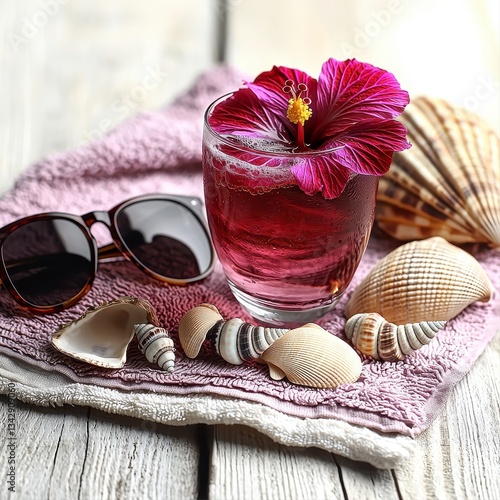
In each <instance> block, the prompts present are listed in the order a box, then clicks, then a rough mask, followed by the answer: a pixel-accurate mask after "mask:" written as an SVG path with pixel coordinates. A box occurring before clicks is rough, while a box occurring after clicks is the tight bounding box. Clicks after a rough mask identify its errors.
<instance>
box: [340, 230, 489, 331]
mask: <svg viewBox="0 0 500 500" xmlns="http://www.w3.org/2000/svg"><path fill="white" fill-rule="evenodd" d="M492 293H493V286H492V284H491V282H490V280H489V279H488V276H487V275H486V273H485V272H484V270H483V268H482V267H481V265H480V264H479V262H478V261H477V260H476V259H475V258H474V257H473V256H472V255H470V254H469V253H467V252H465V251H464V250H462V249H460V248H458V247H456V246H454V245H452V244H450V243H448V242H447V241H446V240H444V239H443V238H441V237H438V236H436V237H433V238H428V239H427V240H422V241H413V242H410V243H406V244H404V245H402V246H400V247H399V248H396V250H394V251H392V252H391V253H390V254H388V255H387V256H386V257H384V258H383V259H382V260H380V261H379V262H378V264H377V265H376V266H375V267H374V268H373V269H372V270H371V272H370V273H369V274H368V275H367V276H366V278H365V279H364V280H363V282H362V283H361V284H360V285H359V286H358V287H357V288H356V290H354V293H353V294H352V296H351V297H350V299H349V301H348V302H347V305H346V308H345V316H346V317H347V318H350V317H351V316H354V315H355V314H358V313H372V312H377V313H379V314H380V315H381V316H383V317H384V318H385V319H386V320H387V321H389V322H390V323H394V324H396V325H404V324H407V323H420V322H422V321H447V320H449V319H451V318H453V317H454V316H456V315H457V314H459V313H460V312H461V311H462V310H463V309H465V308H466V307H467V306H468V305H470V304H472V303H473V302H476V301H481V302H487V301H488V300H489V299H490V297H491V295H492Z"/></svg>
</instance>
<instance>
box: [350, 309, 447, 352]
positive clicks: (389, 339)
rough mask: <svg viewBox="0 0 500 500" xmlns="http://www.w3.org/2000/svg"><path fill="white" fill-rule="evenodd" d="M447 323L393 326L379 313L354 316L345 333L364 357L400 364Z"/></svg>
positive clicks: (428, 322) (430, 322)
mask: <svg viewBox="0 0 500 500" xmlns="http://www.w3.org/2000/svg"><path fill="white" fill-rule="evenodd" d="M445 325H446V321H421V322H419V323H407V324H406V325H395V324H393V323H389V322H388V321H386V320H385V319H384V318H383V317H382V316H381V315H380V314H378V313H360V314H355V315H354V316H352V317H351V318H349V320H348V321H347V322H346V325H345V332H346V335H347V338H348V339H349V340H350V341H351V343H352V345H353V346H354V347H356V349H358V351H360V352H362V353H363V354H365V355H366V356H368V357H370V358H373V359H376V360H383V361H401V360H403V359H404V358H405V357H406V356H408V355H409V354H412V353H413V352H415V351H416V350H417V349H420V348H421V347H422V346H424V345H426V344H428V343H429V342H430V341H431V340H432V339H433V338H434V337H435V336H436V335H437V333H438V332H439V331H440V330H441V329H442V328H444V326H445Z"/></svg>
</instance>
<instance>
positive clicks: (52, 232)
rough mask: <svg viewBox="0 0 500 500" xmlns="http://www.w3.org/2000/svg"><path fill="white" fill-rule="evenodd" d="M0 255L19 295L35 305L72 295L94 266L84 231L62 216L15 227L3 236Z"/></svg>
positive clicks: (52, 302) (82, 283) (42, 304)
mask: <svg viewBox="0 0 500 500" xmlns="http://www.w3.org/2000/svg"><path fill="white" fill-rule="evenodd" d="M2 258H3V261H4V264H5V267H6V269H7V274H8V276H9V278H10V281H11V282H12V284H13V285H14V288H15V289H16V290H17V292H18V293H19V295H20V296H21V297H22V298H23V299H24V300H26V301H27V302H29V303H30V304H32V305H34V306H39V307H50V306H55V305H58V304H61V303H63V302H65V301H67V300H69V299H72V298H73V297H75V296H76V295H77V294H78V293H79V292H80V291H82V290H83V288H84V287H85V285H86V284H87V282H88V280H89V277H90V276H91V275H92V273H93V270H94V267H93V263H92V247H91V246H90V244H89V242H88V240H87V238H86V237H85V234H84V233H83V231H82V229H81V228H80V227H79V226H78V225H77V224H76V223H74V222H72V221H69V220H64V219H54V220H44V221H33V222H29V223H28V224H25V225H24V226H21V227H19V228H18V229H16V230H15V231H14V232H12V233H11V234H9V236H7V238H6V239H5V241H4V244H3V247H2Z"/></svg>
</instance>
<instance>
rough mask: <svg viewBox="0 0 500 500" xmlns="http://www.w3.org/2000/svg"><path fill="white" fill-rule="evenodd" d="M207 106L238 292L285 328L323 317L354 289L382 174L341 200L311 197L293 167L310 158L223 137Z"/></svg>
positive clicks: (214, 194) (214, 192)
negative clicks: (296, 181)
mask: <svg viewBox="0 0 500 500" xmlns="http://www.w3.org/2000/svg"><path fill="white" fill-rule="evenodd" d="M225 98H227V96H224V97H222V98H220V99H218V100H217V101H215V102H214V103H213V104H212V105H211V106H210V107H209V108H208V110H207V112H206V114H205V122H204V134H203V183H204V190H205V203H206V210H207V217H208V223H209V227H210V232H211V235H212V238H213V242H214V246H215V249H216V252H217V255H218V257H219V260H220V262H221V264H222V267H223V269H224V273H225V275H226V278H227V281H228V283H229V286H230V288H231V291H232V293H233V295H234V296H235V297H236V299H237V300H238V301H239V303H240V304H241V305H242V306H243V307H244V309H246V310H247V311H248V312H249V313H250V314H251V315H252V316H253V317H254V318H256V319H257V320H259V321H260V322H261V323H266V324H270V325H276V326H289V327H291V326H295V325H299V324H304V323H307V322H310V321H314V320H316V319H317V318H319V317H321V316H323V315H324V314H326V313H327V312H328V311H330V310H331V309H333V308H334V307H335V305H336V304H337V302H338V301H339V299H340V297H341V296H342V294H343V293H344V292H345V290H346V288H347V286H348V285H349V283H350V281H351V279H352V277H353V275H354V272H355V271H356V268H357V267H358V264H359V261H360V260H361V257H362V255H363V253H364V251H365V248H366V245H367V243H368V239H369V236H370V231H371V228H372V225H373V218H374V209H375V199H376V192H377V186H378V177H376V176H368V175H358V174H355V173H354V172H353V173H352V175H351V177H350V179H349V181H348V183H347V185H346V186H345V189H344V191H343V192H342V194H341V195H340V196H338V197H337V198H334V199H325V198H324V196H323V195H322V194H321V193H317V194H315V195H313V196H310V195H307V194H305V193H304V192H303V191H302V190H301V189H300V188H299V187H298V186H297V185H296V184H294V178H293V175H292V173H291V170H290V169H291V167H292V166H293V165H296V164H297V163H298V162H300V161H301V160H302V159H303V156H304V155H309V157H310V156H311V155H328V154H332V151H321V152H320V151H312V152H306V153H297V152H293V151H291V150H290V151H283V150H279V149H277V148H276V149H273V148H272V147H271V148H269V147H268V146H269V143H268V142H266V143H265V145H266V148H263V147H262V146H263V142H262V141H258V140H253V139H250V138H247V139H244V138H243V139H242V138H241V137H238V138H236V137H231V136H222V135H220V134H218V133H217V132H215V131H214V130H213V129H212V128H211V127H210V124H209V118H210V115H211V113H212V111H213V109H214V107H215V106H217V105H218V104H219V103H220V102H221V101H222V100H224V99H225Z"/></svg>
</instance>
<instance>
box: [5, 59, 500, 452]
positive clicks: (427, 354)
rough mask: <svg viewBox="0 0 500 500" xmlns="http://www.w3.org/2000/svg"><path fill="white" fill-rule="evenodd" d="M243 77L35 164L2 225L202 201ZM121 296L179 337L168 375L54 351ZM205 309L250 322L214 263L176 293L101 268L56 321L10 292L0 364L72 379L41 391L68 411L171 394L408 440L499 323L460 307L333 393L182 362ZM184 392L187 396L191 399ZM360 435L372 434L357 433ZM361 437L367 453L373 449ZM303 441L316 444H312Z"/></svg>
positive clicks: (201, 82)
mask: <svg viewBox="0 0 500 500" xmlns="http://www.w3.org/2000/svg"><path fill="white" fill-rule="evenodd" d="M241 82H242V78H241V75H240V74H239V73H238V72H237V71H235V70H233V69H231V68H228V67H218V68H214V69H213V70H210V71H208V72H207V73H205V74H203V75H202V76H201V77H200V78H199V79H198V80H197V82H196V83H195V84H194V86H193V87H192V89H191V90H190V91H189V92H187V93H186V94H185V95H184V96H182V97H181V98H179V99H178V100H177V101H175V102H174V103H173V104H171V105H169V106H168V107H166V108H164V109H162V110H159V111H156V112H146V113H141V114H139V115H137V116H136V117H134V118H133V119H131V120H129V121H128V122H126V123H124V124H123V125H121V126H119V127H118V128H117V129H116V130H114V131H113V132H111V133H110V134H108V135H106V136H104V137H102V138H101V139H99V140H97V141H95V142H93V143H92V144H90V145H88V146H83V147H80V148H78V149H76V150H74V151H67V152H63V153H59V154H56V155H53V156H51V157H49V158H47V159H45V160H43V161H41V162H39V163H38V164H36V165H34V166H33V167H32V168H30V169H28V170H27V171H26V173H25V174H23V175H22V176H21V177H20V179H19V180H18V182H17V183H16V185H15V187H14V189H13V190H12V191H10V192H9V193H7V194H5V195H4V196H3V198H2V199H0V226H1V225H4V224H6V223H8V222H10V221H12V220H15V219H17V218H19V217H22V216H25V215H29V214H33V213H36V212H42V211H50V210H56V211H67V212H71V213H77V214H82V213H86V212H89V211H91V210H97V209H109V208H111V207H112V206H113V205H115V204H117V203H118V202H120V201H122V200H124V199H126V198H128V197H131V196H134V195H139V194H146V193H152V192H164V193H175V194H189V195H196V196H202V194H203V188H202V179H201V134H202V122H203V120H202V118H203V112H204V110H205V108H206V107H207V105H208V104H209V103H210V102H211V101H212V100H214V99H215V98H217V97H218V96H220V95H222V94H224V93H225V92H227V91H229V90H234V89H236V88H238V87H239V86H240V85H241ZM93 233H94V234H95V236H96V238H97V240H98V242H99V244H105V243H107V242H109V241H110V237H109V234H108V233H107V230H106V228H104V227H95V228H93ZM395 246H396V244H395V243H394V242H390V241H384V240H378V239H376V238H372V239H371V240H370V244H369V246H368V249H367V251H366V253H365V255H364V257H363V260H362V262H361V264H360V266H359V268H358V270H357V272H356V274H355V277H354V279H353V282H352V284H351V286H350V288H349V292H348V293H347V294H346V295H345V296H344V297H343V299H342V300H341V302H340V303H339V305H338V306H337V308H336V309H335V310H334V311H333V312H331V313H329V314H328V315H327V316H325V317H324V318H323V319H321V320H320V321H318V322H319V323H320V324H321V325H322V326H323V327H324V328H326V329H327V330H329V331H330V332H332V333H333V334H335V335H337V336H339V337H341V338H344V339H345V336H344V333H343V327H344V324H345V318H344V317H343V309H344V306H345V303H346V301H347V299H348V297H349V295H350V293H352V290H354V288H355V287H356V285H357V284H358V283H359V282H360V281H361V280H362V278H363V277H364V276H365V275H366V274H367V273H368V272H369V271H370V269H371V268H372V267H373V266H374V265H375V264H376V262H377V261H378V260H379V259H380V258H382V257H383V256H384V255H386V254H387V253H388V252H389V251H390V250H392V249H393V248H394V247H395ZM476 257H477V258H478V260H479V261H480V262H481V264H482V265H483V267H484V268H485V270H486V272H487V273H488V275H489V276H490V278H491V280H492V282H493V284H494V285H495V286H498V283H500V255H499V253H498V251H494V250H489V249H486V248H481V249H479V250H478V251H477V254H476ZM124 295H133V296H138V297H142V298H145V299H147V300H149V301H150V302H151V303H152V304H153V306H154V307H155V308H156V310H157V313H158V316H159V319H160V321H161V323H162V324H163V325H164V326H165V327H166V328H167V329H168V330H169V331H170V332H171V335H172V337H173V339H174V341H175V342H176V348H177V352H176V355H177V359H176V370H175V371H174V372H173V373H171V374H170V373H165V372H162V371H160V370H159V369H157V368H155V367H154V366H152V365H150V364H149V363H148V362H147V361H146V360H145V359H144V357H143V356H142V354H141V353H140V352H139V350H138V347H137V344H136V342H132V344H131V345H130V347H129V352H128V359H127V363H126V365H125V367H124V368H123V369H121V370H106V369H100V368H97V367H94V366H91V365H86V364H85V363H82V362H79V361H76V360H74V359H72V358H69V357H67V356H65V355H63V354H61V353H60V352H58V351H56V350H55V349H54V348H53V347H52V346H51V344H50V337H51V334H52V333H53V332H54V331H55V330H56V328H57V327H58V325H60V324H62V323H67V322H69V321H71V320H73V319H75V318H77V317H78V316H79V315H81V314H83V312H84V311H85V310H86V309H87V308H88V307H91V306H94V305H96V304H99V303H102V302H105V301H108V300H111V299H114V298H117V297H120V296H124ZM201 302H209V303H212V304H214V305H215V306H217V308H218V309H219V310H220V312H221V314H222V315H223V316H224V317H225V318H232V317H241V318H242V319H244V320H249V321H251V320H250V318H249V317H248V316H246V314H245V313H244V312H243V310H242V309H241V308H240V306H239V304H238V303H237V302H236V300H235V299H234V298H233V296H232V295H231V292H230V290H229V288H228V286H227V284H226V282H225V278H224V275H223V273H222V269H221V267H220V266H219V265H218V266H217V267H216V270H215V272H214V273H213V274H212V275H211V276H210V277H209V278H208V279H206V280H205V281H204V282H202V283H197V284H193V285H190V286H187V287H175V286H168V285H164V284H162V283H160V282H157V281H155V280H154V279H150V278H149V277H147V276H146V275H144V274H143V273H141V272H140V271H139V270H138V269H136V268H135V267H134V266H133V265H132V264H129V263H119V264H116V263H107V264H103V265H101V266H100V268H99V271H98V274H97V277H96V280H95V282H94V286H93V288H92V289H91V291H90V292H89V294H88V295H86V296H85V297H84V298H83V300H82V301H80V302H79V303H78V304H77V305H76V306H74V307H72V308H71V309H69V310H67V311H64V312H61V313H58V314H53V315H48V316H33V315H29V314H27V313H26V312H24V311H22V310H21V309H20V308H19V307H18V306H17V305H16V304H15V302H14V301H13V300H12V299H11V298H10V297H9V296H8V295H7V294H6V293H5V291H1V292H0V352H1V353H3V354H4V355H6V356H7V358H5V357H4V356H2V359H9V358H10V359H12V360H19V361H22V362H24V363H28V364H29V365H31V366H32V368H33V370H38V371H39V372H40V373H43V372H58V373H59V374H61V375H64V376H65V377H66V379H68V380H70V381H73V384H72V386H71V387H73V388H74V391H77V392H78V391H83V392H85V394H86V396H85V397H83V398H80V399H79V398H77V397H76V398H75V397H74V396H71V397H67V398H66V399H65V397H64V394H68V393H67V392H64V391H62V392H61V393H60V394H58V395H57V396H54V394H53V393H50V391H49V390H48V389H47V394H46V398H47V399H46V400H47V402H51V401H52V402H54V403H56V404H63V403H65V402H67V403H75V401H76V402H77V404H89V405H92V397H94V396H93V395H94V394H104V392H102V391H104V389H108V390H110V391H116V390H121V392H119V394H125V396H124V397H127V395H128V396H129V397H130V404H131V405H139V404H140V401H141V398H146V399H145V400H147V396H148V394H151V393H155V396H157V397H158V398H159V399H158V401H159V402H160V403H158V404H161V396H162V395H164V396H165V400H164V401H165V404H169V403H168V401H171V399H172V398H173V397H174V396H175V397H177V399H176V401H179V402H182V401H184V400H186V401H188V400H189V401H191V402H192V401H193V399H192V398H194V400H197V399H196V398H199V400H200V401H201V400H203V401H206V400H207V398H208V400H209V399H210V398H211V397H212V398H213V401H215V402H216V403H214V406H213V408H218V407H219V406H218V405H219V402H220V401H231V402H232V403H231V404H235V405H238V404H239V403H241V404H242V405H243V404H245V405H248V404H249V403H250V402H253V403H255V404H258V405H259V407H260V406H261V405H264V406H265V407H266V408H268V409H269V410H270V411H271V410H272V411H273V412H276V414H278V413H281V414H286V415H287V418H291V419H293V418H295V419H296V421H297V422H298V421H299V420H300V421H302V419H305V420H303V422H305V424H304V425H302V426H301V427H300V429H299V427H298V428H297V429H298V430H297V433H296V437H297V440H296V441H295V442H294V444H301V445H302V446H317V444H314V443H313V441H314V442H316V441H315V440H312V441H311V440H310V439H309V438H310V437H311V436H312V435H313V434H314V433H315V432H317V427H315V426H314V425H313V424H310V427H309V430H307V429H308V426H307V423H308V422H311V420H310V419H321V420H324V419H326V420H331V421H335V422H337V423H338V422H339V421H341V422H342V424H345V423H348V424H354V425H352V426H351V428H355V426H362V427H366V428H369V429H372V430H375V431H377V432H381V433H399V434H401V435H406V436H416V435H417V434H419V433H420V432H422V431H423V430H424V429H426V428H427V427H428V426H429V424H430V422H431V421H432V419H433V418H434V417H435V416H436V415H437V412H438V411H439V408H440V407H441V406H442V404H443V402H444V401H445V397H446V395H447V394H448V392H449V390H450V389H451V388H452V387H453V385H454V384H455V383H456V382H457V381H458V380H460V379H461V378H462V377H463V376H464V375H465V374H466V373H467V371H468V370H470V369H471V367H472V365H473V363H474V361H475V360H476V359H477V357H478V356H479V355H480V353H481V352H482V351H483V349H484V347H485V346H486V345H487V343H488V342H489V341H490V340H491V338H492V337H493V335H494V334H495V330H496V328H497V327H498V318H499V317H500V307H499V303H498V302H499V301H498V294H496V300H491V301H490V302H489V303H487V304H483V303H477V304H473V305H472V306H470V307H469V308H467V309H466V310H465V311H464V312H463V313H461V314H460V315H459V316H457V317H456V318H455V319H453V320H451V321H450V322H449V323H448V324H447V326H446V328H445V329H444V330H442V331H441V332H439V334H438V336H437V337H436V339H434V340H433V341H432V342H431V343H430V344H429V345H427V346H424V347H423V348H422V349H421V350H419V351H418V352H416V353H414V354H413V355H412V356H410V357H408V358H407V359H405V360H404V361H403V362H399V363H381V362H377V361H373V360H368V359H366V360H364V361H363V371H362V374H361V377H360V379H359V380H358V381H357V382H355V383H353V384H347V385H345V386H342V387H340V388H338V389H336V390H326V389H325V390H318V389H311V388H306V387H300V386H296V385H293V384H291V383H289V382H287V381H286V380H283V381H273V380H272V379H270V378H269V376H268V374H267V371H266V370H267V369H266V367H265V366H263V365H256V364H254V365H241V366H232V365H228V364H227V363H225V362H224V361H223V360H222V359H221V358H218V357H216V356H213V355H209V354H206V353H205V354H202V355H201V356H200V357H199V358H198V359H196V360H190V359H188V358H187V357H186V356H184V355H183V353H182V349H181V348H180V345H179V343H178V339H177V332H176V328H177V325H178V322H179V320H180V318H181V316H182V315H183V314H184V313H185V312H186V311H187V310H188V309H190V308H191V307H194V306H196V305H198V304H200V303H201ZM9 373H11V374H14V373H15V370H14V371H11V372H9V370H8V369H7V368H5V367H4V370H3V372H2V376H3V377H4V378H5V380H8V379H9ZM12 376H13V375H12ZM28 386H29V384H28ZM28 386H26V387H28ZM5 387H6V386H4V389H5ZM97 388H99V390H98V389H97ZM32 389H33V388H32ZM33 390H34V389H33ZM37 391H39V392H38V393H37V396H36V397H35V396H33V394H34V393H33V392H30V391H29V390H28V389H26V390H25V392H24V398H25V400H29V401H31V402H41V401H43V388H40V387H38V388H37ZM40 391H41V392H40ZM99 391H101V392H99ZM123 391H126V392H125V393H123ZM83 392H82V394H83ZM21 393H22V391H21ZM117 393H118V392H117ZM30 394H31V396H30ZM51 394H52V395H51ZM61 394H62V395H61ZM110 394H114V392H111V393H110ZM187 396H189V398H187V399H186V397H187ZM221 397H222V399H221ZM51 398H53V399H51ZM183 398H184V399H183ZM190 398H191V399H190ZM224 398H225V399H224ZM78 401H80V403H78ZM178 404H181V403H178ZM186 404H187V403H186ZM190 404H191V403H190ZM95 405H97V403H96V402H95V404H94V406H95ZM121 408H122V406H120V405H117V406H116V407H114V408H113V409H112V410H110V411H119V412H121V411H122V409H121ZM241 408H246V406H241ZM197 409H198V410H197V411H198V412H199V421H204V420H203V418H202V417H203V412H204V411H205V410H204V406H203V405H198V406H197ZM214 411H216V410H214ZM259 411H260V410H259ZM125 413H127V412H125ZM240 413H241V412H240ZM127 414H133V412H128V413H127ZM229 414H230V412H229ZM272 414H273V415H274V413H272ZM214 415H215V416H213V418H210V419H208V418H207V419H206V421H210V422H216V421H217V416H216V414H214ZM142 417H143V418H147V416H144V415H142ZM273 418H274V417H273ZM166 421H169V419H168V418H167V419H166ZM239 421H241V420H240V417H238V416H237V415H236V414H235V416H234V419H233V420H232V422H239ZM318 421H319V420H318ZM221 422H231V419H230V418H229V419H228V417H227V413H226V414H225V417H224V418H222V417H221ZM251 422H252V419H251V418H249V419H248V422H247V423H248V425H254V426H256V425H255V424H252V423H251ZM287 422H290V420H287V419H283V424H280V423H279V422H276V425H275V427H274V428H275V429H279V427H280V425H283V426H284V425H288V424H287ZM186 423H190V422H189V421H186ZM256 427H258V426H256ZM365 431H367V429H363V432H365ZM273 432H274V436H275V437H276V438H277V436H278V434H279V432H278V431H276V432H275V431H269V432H268V434H269V435H271V436H272V435H273ZM304 433H305V434H304ZM308 433H309V437H308ZM374 435H375V434H374ZM299 436H300V438H299ZM388 436H390V434H388ZM277 439H278V438H277ZM368 441H369V440H367V441H366V443H367V444H366V446H369V444H368ZM309 442H311V443H313V444H307V443H309ZM360 442H361V443H362V442H363V440H360ZM361 446H362V444H361ZM332 449H333V448H332ZM349 449H350V448H349V447H348V446H347V447H346V450H345V451H344V453H343V454H345V455H346V456H352V457H354V455H356V456H357V457H359V453H358V452H359V450H358V452H356V453H354V452H353V453H352V454H350V451H349ZM353 449H354V448H351V451H352V450H353ZM357 459H359V458H357ZM375 461H376V460H375Z"/></svg>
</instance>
